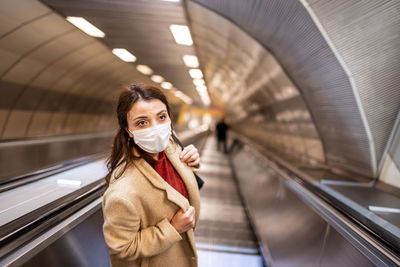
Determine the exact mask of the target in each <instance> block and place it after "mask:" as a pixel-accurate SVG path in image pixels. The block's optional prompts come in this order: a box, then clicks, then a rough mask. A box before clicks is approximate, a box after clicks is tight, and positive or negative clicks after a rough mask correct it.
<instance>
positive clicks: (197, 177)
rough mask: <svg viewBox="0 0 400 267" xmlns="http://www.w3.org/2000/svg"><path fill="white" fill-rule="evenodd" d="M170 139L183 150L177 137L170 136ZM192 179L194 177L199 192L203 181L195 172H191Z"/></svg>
mask: <svg viewBox="0 0 400 267" xmlns="http://www.w3.org/2000/svg"><path fill="white" fill-rule="evenodd" d="M172 138H174V140H175V142H177V143H178V145H179V146H180V147H181V148H182V150H183V145H182V143H181V141H179V139H178V137H176V136H175V135H174V134H173V135H172ZM193 174H194V177H196V181H197V186H198V187H199V190H200V189H201V188H202V187H203V185H204V181H203V179H201V178H200V177H199V176H198V175H197V174H196V173H195V172H193Z"/></svg>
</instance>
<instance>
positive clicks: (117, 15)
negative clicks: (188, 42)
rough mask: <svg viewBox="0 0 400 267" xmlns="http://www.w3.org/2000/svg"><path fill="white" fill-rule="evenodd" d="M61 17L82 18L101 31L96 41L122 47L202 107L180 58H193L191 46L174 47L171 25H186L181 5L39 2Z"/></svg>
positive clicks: (95, 0)
mask: <svg viewBox="0 0 400 267" xmlns="http://www.w3.org/2000/svg"><path fill="white" fill-rule="evenodd" d="M42 2H43V3H45V4H47V5H48V6H50V7H51V8H53V9H54V10H56V11H57V12H59V13H60V14H62V15H63V16H76V17H83V18H85V19H87V20H88V21H90V22H91V23H92V24H94V25H95V26H96V27H98V28H100V29H101V30H102V31H103V32H104V33H105V34H106V36H105V38H101V39H99V40H100V41H101V42H103V43H104V44H105V45H107V46H108V47H109V48H110V49H112V48H125V49H127V50H128V51H130V52H131V53H132V54H134V55H135V56H136V58H137V60H136V62H135V63H134V64H135V65H137V64H144V65H147V66H149V67H151V68H152V69H153V71H154V73H155V74H158V75H161V76H163V77H164V78H165V79H166V80H167V81H169V82H171V83H172V84H173V85H174V86H175V87H176V88H177V89H179V90H181V91H182V92H184V93H185V94H186V95H188V96H189V97H191V98H192V100H193V101H194V102H197V104H200V105H201V100H200V97H199V95H198V93H197V91H196V90H195V87H194V85H193V82H192V78H191V77H190V75H189V73H188V68H187V67H186V66H185V65H184V62H183V60H182V56H183V55H195V51H194V48H193V46H182V45H178V44H176V42H175V41H174V39H173V37H172V34H171V32H170V30H169V26H170V25H171V24H178V25H187V24H188V23H187V21H186V17H185V12H184V9H183V6H182V4H181V3H173V2H165V1H131V0H118V1H101V0H68V1H65V0H42Z"/></svg>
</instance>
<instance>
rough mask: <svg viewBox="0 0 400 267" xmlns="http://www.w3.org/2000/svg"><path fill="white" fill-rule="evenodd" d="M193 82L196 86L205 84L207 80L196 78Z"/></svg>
mask: <svg viewBox="0 0 400 267" xmlns="http://www.w3.org/2000/svg"><path fill="white" fill-rule="evenodd" d="M193 84H194V85H196V86H199V85H204V84H205V82H204V80H203V79H194V80H193Z"/></svg>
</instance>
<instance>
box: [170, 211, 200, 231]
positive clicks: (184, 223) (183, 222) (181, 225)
mask: <svg viewBox="0 0 400 267" xmlns="http://www.w3.org/2000/svg"><path fill="white" fill-rule="evenodd" d="M195 214H196V211H195V209H194V207H192V206H190V207H189V208H188V210H187V211H186V212H183V210H179V211H178V212H177V213H175V215H174V217H173V218H172V220H171V224H172V226H173V227H174V228H175V229H176V231H177V232H178V233H180V234H182V233H184V232H186V231H188V230H190V229H192V228H193V227H194V226H195V223H196V222H195V220H196V219H195Z"/></svg>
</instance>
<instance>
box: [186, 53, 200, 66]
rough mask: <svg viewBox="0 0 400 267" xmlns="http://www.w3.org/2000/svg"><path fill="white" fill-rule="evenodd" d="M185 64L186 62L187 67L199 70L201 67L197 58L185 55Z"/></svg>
mask: <svg viewBox="0 0 400 267" xmlns="http://www.w3.org/2000/svg"><path fill="white" fill-rule="evenodd" d="M183 62H185V65H186V66H187V67H189V68H198V67H199V60H198V59H197V57H196V56H191V55H184V56H183Z"/></svg>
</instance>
